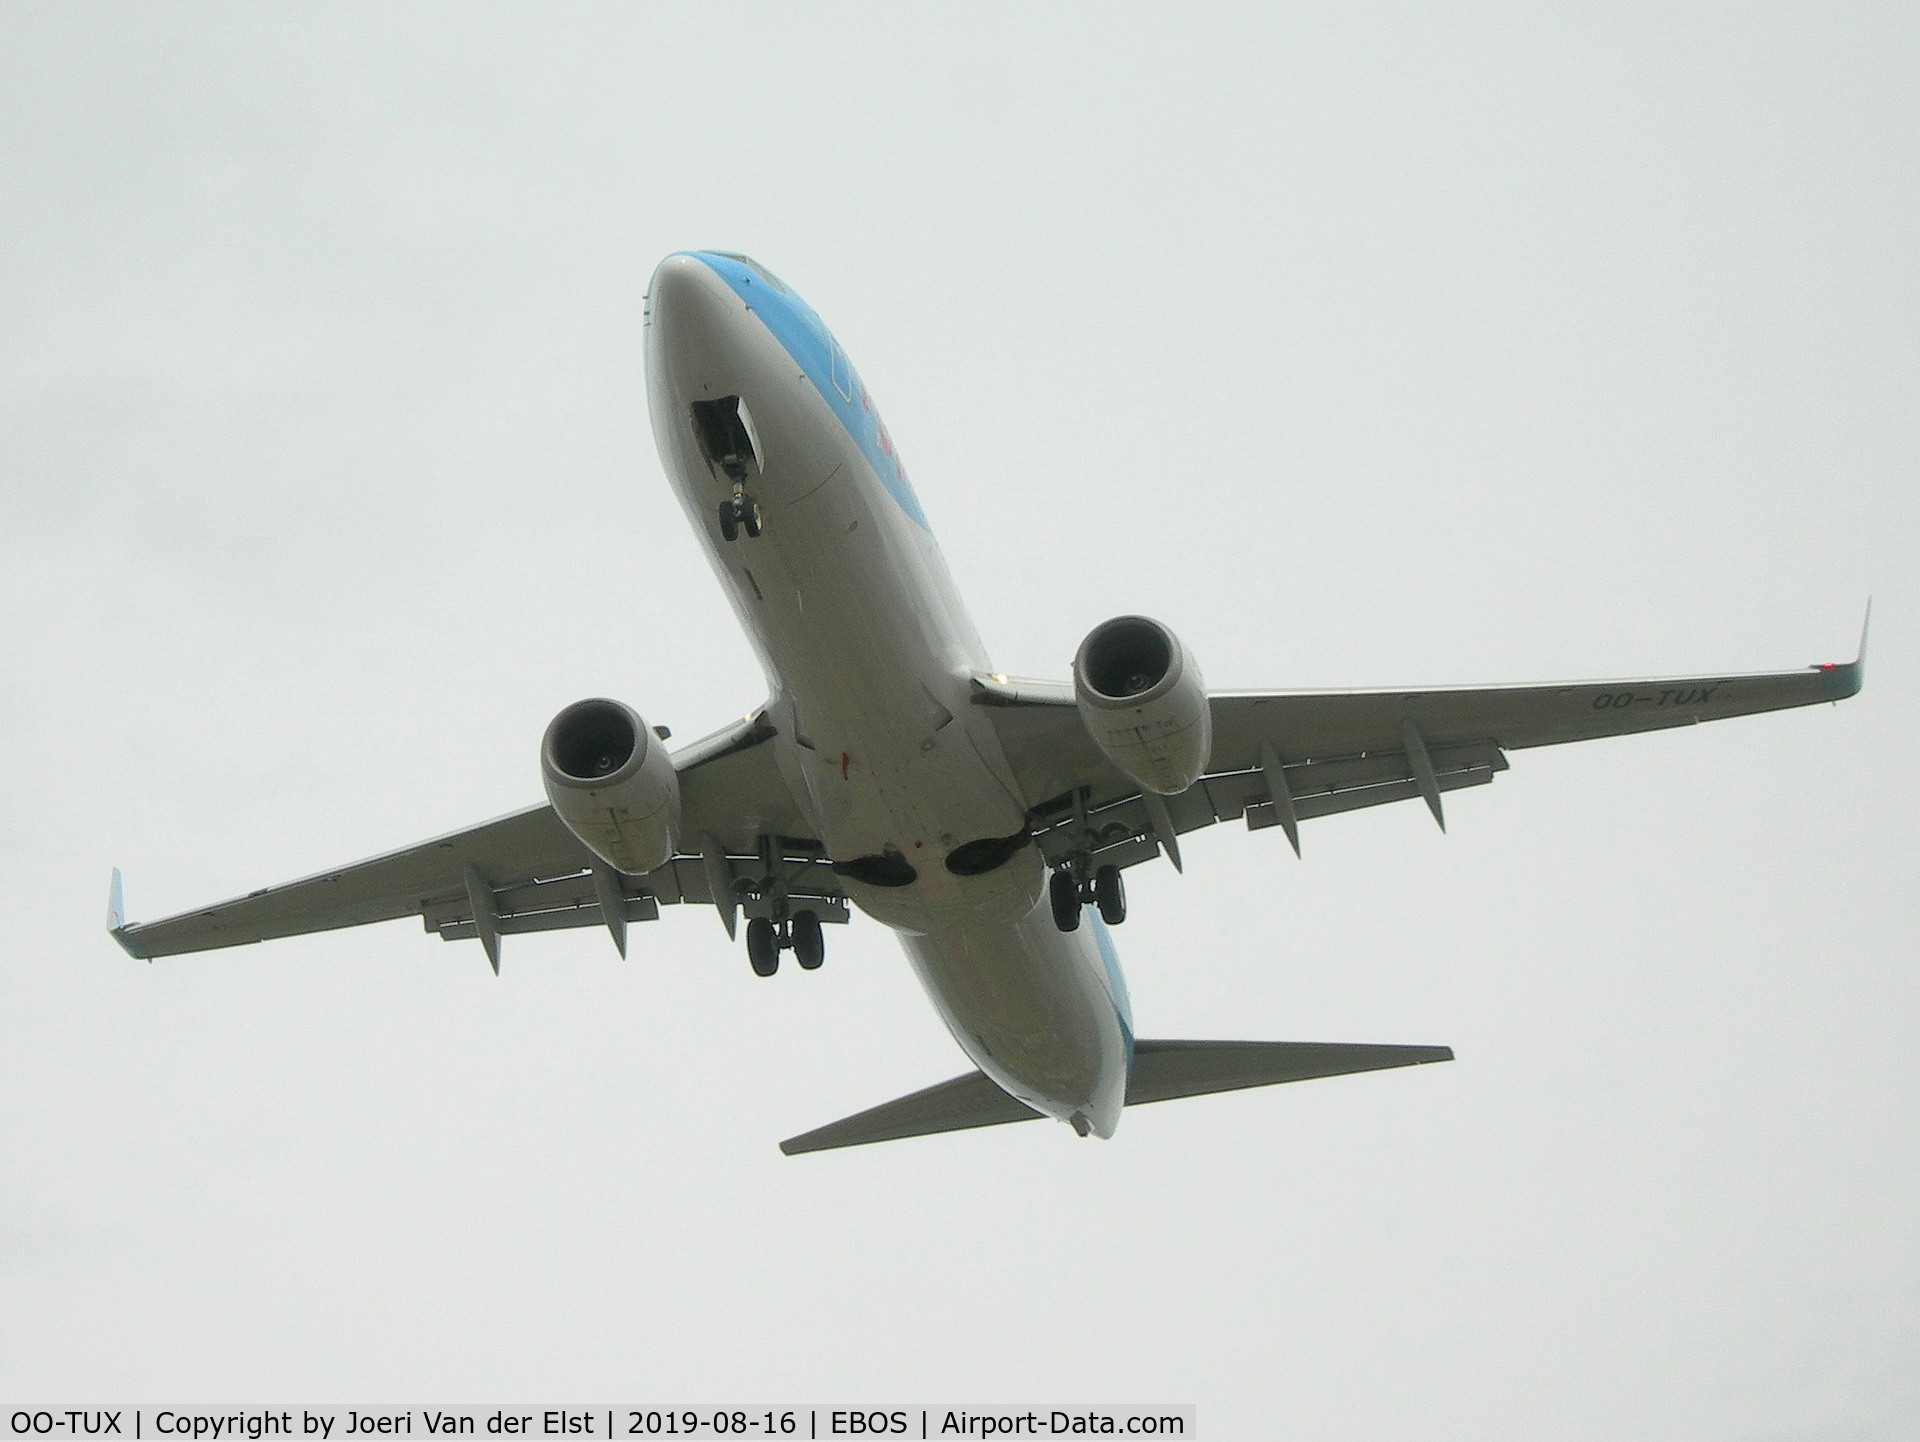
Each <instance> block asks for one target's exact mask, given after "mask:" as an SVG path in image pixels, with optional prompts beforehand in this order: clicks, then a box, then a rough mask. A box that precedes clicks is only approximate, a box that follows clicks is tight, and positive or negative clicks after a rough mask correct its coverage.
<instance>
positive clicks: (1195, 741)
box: [1073, 616, 1213, 796]
mask: <svg viewBox="0 0 1920 1442" xmlns="http://www.w3.org/2000/svg"><path fill="white" fill-rule="evenodd" d="M1073 694H1074V700H1075V701H1076V702H1077V703H1078V705H1079V707H1080V719H1081V721H1082V722H1083V723H1084V724H1085V726H1086V728H1087V733H1088V734H1089V735H1090V736H1092V737H1093V743H1094V745H1096V746H1098V747H1099V748H1100V752H1101V754H1102V755H1103V756H1105V757H1106V758H1107V760H1109V761H1111V762H1112V763H1113V764H1114V765H1115V766H1117V767H1118V768H1119V769H1120V771H1121V772H1122V773H1123V774H1124V775H1125V776H1126V777H1127V779H1128V780H1130V781H1132V782H1134V783H1135V784H1136V785H1138V786H1140V787H1142V788H1143V789H1145V790H1148V791H1155V792H1158V793H1159V794H1161V795H1162V796H1177V795H1178V794H1179V793H1180V792H1182V791H1185V790H1186V789H1187V788H1188V787H1189V786H1191V785H1193V783H1194V782H1195V781H1197V780H1199V779H1200V774H1201V772H1203V771H1205V770H1206V767H1207V758H1208V756H1209V755H1210V754H1211V752H1212V750H1213V712H1212V711H1211V710H1210V709H1209V708H1208V706H1207V687H1206V683H1205V682H1204V681H1202V680H1201V679H1200V668H1199V667H1198V666H1196V665H1194V664H1193V659H1192V658H1191V657H1190V656H1189V655H1188V654H1187V649H1186V647H1184V646H1182V645H1181V644H1180V639H1179V637H1177V636H1175V635H1174V634H1173V632H1171V631H1169V630H1168V629H1167V628H1166V627H1165V626H1163V625H1161V624H1160V623H1159V622H1158V621H1155V620H1152V619H1150V618H1148V617H1146V616H1116V617H1115V618H1114V619H1113V620H1111V621H1107V622H1103V623H1102V624H1101V625H1098V626H1096V627H1094V628H1093V630H1092V631H1091V632H1090V633H1089V634H1088V636H1087V639H1086V640H1085V641H1082V642H1081V643H1080V651H1079V654H1078V655H1076V656H1075V657H1074V658H1073Z"/></svg>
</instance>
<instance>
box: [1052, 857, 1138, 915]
mask: <svg viewBox="0 0 1920 1442" xmlns="http://www.w3.org/2000/svg"><path fill="white" fill-rule="evenodd" d="M1085 868H1086V863H1085V861H1084V860H1082V861H1080V862H1077V863H1076V864H1074V865H1071V866H1063V867H1061V868H1060V869H1059V870H1058V871H1056V872H1054V873H1053V875H1052V876H1051V877H1050V878H1048V880H1047V903H1048V905H1050V906H1051V907H1052V908H1053V924H1054V925H1055V926H1057V927H1059V928H1060V930H1062V931H1078V930H1079V929H1080V908H1081V907H1083V906H1093V907H1097V908H1098V909H1099V911H1100V919H1101V920H1102V921H1104V922H1106V924H1107V925H1108V926H1118V925H1119V924H1120V923H1121V922H1123V921H1125V920H1126V919H1127V887H1126V883H1125V882H1123V881H1122V880H1121V879H1120V868H1119V867H1117V866H1101V867H1097V868H1096V869H1095V870H1094V873H1093V875H1092V876H1091V877H1083V873H1084V871H1085Z"/></svg>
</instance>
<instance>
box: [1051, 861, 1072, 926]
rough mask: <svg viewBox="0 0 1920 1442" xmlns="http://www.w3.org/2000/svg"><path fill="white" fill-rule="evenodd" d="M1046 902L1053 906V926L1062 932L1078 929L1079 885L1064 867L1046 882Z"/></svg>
mask: <svg viewBox="0 0 1920 1442" xmlns="http://www.w3.org/2000/svg"><path fill="white" fill-rule="evenodd" d="M1047 900H1048V901H1049V902H1050V903H1051V904H1052V906H1053V924H1054V925H1055V926H1057V927H1059V928H1060V929H1061V930H1062V931H1078V930H1079V929H1080V883H1079V882H1077V881H1075V880H1074V879H1073V873H1072V872H1071V871H1068V870H1067V869H1066V868H1065V867H1062V868H1061V869H1060V870H1058V871H1056V872H1054V873H1053V876H1052V878H1051V879H1049V880H1048V882H1047Z"/></svg>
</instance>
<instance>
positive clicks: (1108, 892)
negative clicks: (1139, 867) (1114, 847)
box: [1093, 866, 1127, 926]
mask: <svg viewBox="0 0 1920 1442" xmlns="http://www.w3.org/2000/svg"><path fill="white" fill-rule="evenodd" d="M1093 904H1094V905H1095V906H1097V907H1099V908H1100V919H1101V920H1102V921H1104V922H1106V924H1107V925H1108V926H1118V925H1119V924H1120V923H1121V922H1123V921H1125V920H1126V919H1127V886H1126V883H1125V882H1123V881H1122V880H1121V879H1120V868H1119V867H1117V866H1103V867H1101V868H1100V869H1099V870H1098V871H1096V872H1094V873H1093Z"/></svg>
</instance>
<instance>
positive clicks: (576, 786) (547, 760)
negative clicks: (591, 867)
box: [540, 698, 680, 876]
mask: <svg viewBox="0 0 1920 1442" xmlns="http://www.w3.org/2000/svg"><path fill="white" fill-rule="evenodd" d="M540 771H541V775H542V777H543V778H544V779H545V781H546V783H547V799H548V800H549V801H551V802H552V803H553V809H554V811H555V812H556V813H557V814H558V815H559V817H560V819H561V820H562V821H563V822H565V823H566V827H567V830H569V831H571V832H572V833H573V834H574V835H575V836H577V837H579V838H580V841H581V843H582V844H583V845H584V846H585V847H586V848H587V850H589V851H591V852H592V853H593V854H594V855H595V856H597V857H599V858H600V859H601V860H602V861H604V862H606V863H607V864H608V865H609V866H612V867H613V868H614V869H615V870H618V871H623V872H625V873H627V874H628V875H629V876H637V875H639V874H640V873H642V872H646V871H652V870H653V869H654V868H655V867H657V866H661V865H663V864H664V863H665V862H666V861H667V859H668V858H669V857H671V856H672V855H673V853H674V849H675V846H676V845H677V842H678V837H677V835H676V833H677V832H678V831H679V829H680V778H679V776H678V775H677V774H676V773H675V772H674V769H673V762H672V761H671V760H670V759H669V758H668V756H667V748H666V747H664V746H662V745H661V744H660V741H659V739H658V738H657V737H655V736H654V734H653V733H652V732H651V731H649V730H648V729H647V723H646V722H644V721H642V720H641V719H640V717H639V716H638V714H636V713H635V712H634V710H633V709H632V708H631V707H629V706H623V705H621V704H620V703H619V702H618V701H608V700H606V699H604V698H597V699H594V700H591V701H576V702H574V703H573V705H571V706H569V707H567V709H566V710H564V711H562V712H561V713H560V714H559V715H558V716H556V717H554V718H553V723H552V724H551V725H549V726H548V727H547V734H546V736H545V738H544V739H543V740H542V741H541V743H540Z"/></svg>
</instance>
